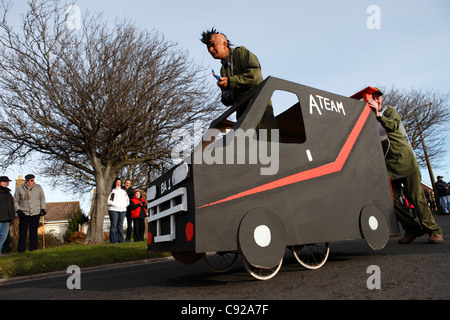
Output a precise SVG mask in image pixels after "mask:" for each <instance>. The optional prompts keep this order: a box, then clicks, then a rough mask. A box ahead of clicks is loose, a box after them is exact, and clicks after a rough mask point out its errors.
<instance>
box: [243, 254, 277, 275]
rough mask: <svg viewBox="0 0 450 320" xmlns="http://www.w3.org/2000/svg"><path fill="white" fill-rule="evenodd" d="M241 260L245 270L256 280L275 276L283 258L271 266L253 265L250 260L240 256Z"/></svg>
mask: <svg viewBox="0 0 450 320" xmlns="http://www.w3.org/2000/svg"><path fill="white" fill-rule="evenodd" d="M242 262H243V264H244V267H245V269H246V270H247V272H248V273H249V274H250V275H251V276H252V277H253V278H255V279H257V280H269V279H272V278H273V277H275V275H276V274H277V273H278V271H280V269H281V265H282V264H283V259H281V261H280V263H279V264H278V265H276V266H275V267H273V268H260V267H255V266H254V265H252V264H251V263H250V262H248V261H247V259H245V257H244V256H242Z"/></svg>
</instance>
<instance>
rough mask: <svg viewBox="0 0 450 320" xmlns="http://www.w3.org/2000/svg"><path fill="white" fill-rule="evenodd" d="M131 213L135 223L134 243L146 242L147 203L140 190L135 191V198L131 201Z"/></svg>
mask: <svg viewBox="0 0 450 320" xmlns="http://www.w3.org/2000/svg"><path fill="white" fill-rule="evenodd" d="M130 212H131V220H132V221H133V230H134V242H138V241H144V233H145V218H146V217H147V201H146V200H145V199H144V198H143V197H142V192H141V190H139V189H136V190H135V191H134V196H133V198H132V199H131V201H130Z"/></svg>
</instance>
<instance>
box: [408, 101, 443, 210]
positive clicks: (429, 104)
mask: <svg viewBox="0 0 450 320" xmlns="http://www.w3.org/2000/svg"><path fill="white" fill-rule="evenodd" d="M431 105H432V103H427V104H425V105H423V106H421V107H420V108H421V109H422V108H424V107H428V106H431ZM414 118H415V120H416V123H417V126H419V127H420V142H421V143H422V150H423V155H424V157H425V161H426V163H427V168H428V174H429V175H430V180H431V186H432V188H433V192H434V200H435V201H436V207H437V208H438V211H439V212H442V206H441V201H440V199H439V194H438V192H437V189H436V183H435V179H434V174H433V168H432V167H431V162H430V158H429V157H428V150H427V146H426V145H425V139H424V138H423V130H422V126H421V125H420V124H419V121H418V120H417V113H416V112H414Z"/></svg>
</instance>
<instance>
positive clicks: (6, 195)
mask: <svg viewBox="0 0 450 320" xmlns="http://www.w3.org/2000/svg"><path fill="white" fill-rule="evenodd" d="M10 181H11V180H9V178H8V177H7V176H1V177H0V256H1V255H2V249H3V244H4V243H5V240H6V238H7V237H8V231H9V225H10V223H11V222H12V221H14V218H15V211H14V198H13V196H12V194H11V190H10V189H9V188H8V186H9V182H10Z"/></svg>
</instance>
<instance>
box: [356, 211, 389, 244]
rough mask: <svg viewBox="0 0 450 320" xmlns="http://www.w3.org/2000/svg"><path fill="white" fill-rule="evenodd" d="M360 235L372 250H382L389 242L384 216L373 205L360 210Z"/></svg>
mask: <svg viewBox="0 0 450 320" xmlns="http://www.w3.org/2000/svg"><path fill="white" fill-rule="evenodd" d="M359 226H360V229H361V235H362V237H363V238H364V239H365V240H366V242H367V244H368V245H369V247H371V248H372V249H373V250H381V249H383V248H384V247H385V246H386V244H387V242H388V241H389V233H390V232H389V226H388V224H387V222H386V218H385V217H384V214H383V213H382V212H381V211H380V210H379V209H378V208H377V207H376V206H375V205H373V204H369V205H367V206H365V207H364V208H363V209H362V210H361V216H360V218H359Z"/></svg>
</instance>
